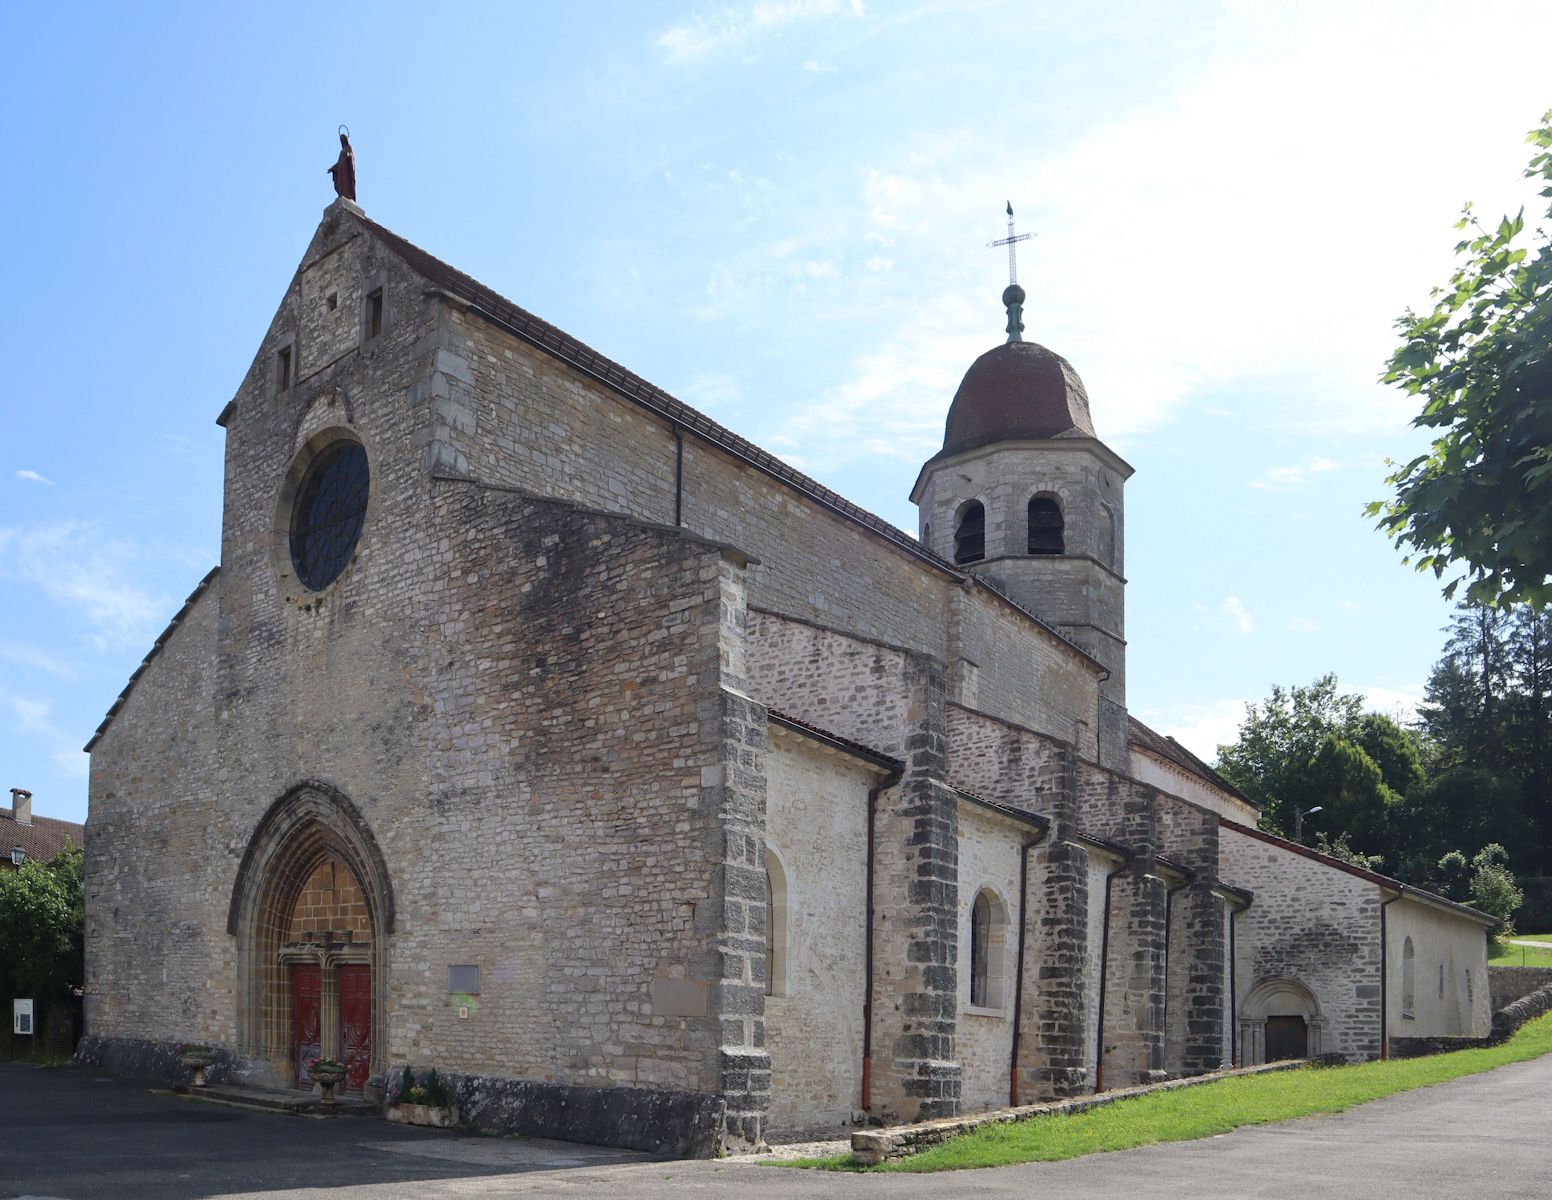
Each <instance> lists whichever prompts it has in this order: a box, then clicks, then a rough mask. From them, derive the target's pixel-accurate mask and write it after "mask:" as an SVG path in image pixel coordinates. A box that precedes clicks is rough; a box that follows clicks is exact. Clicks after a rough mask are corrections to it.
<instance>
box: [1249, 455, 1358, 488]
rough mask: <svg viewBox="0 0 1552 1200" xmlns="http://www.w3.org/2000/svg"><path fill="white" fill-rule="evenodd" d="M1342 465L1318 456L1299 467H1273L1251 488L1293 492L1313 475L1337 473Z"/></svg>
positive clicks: (1252, 484)
mask: <svg viewBox="0 0 1552 1200" xmlns="http://www.w3.org/2000/svg"><path fill="white" fill-rule="evenodd" d="M1341 465H1342V464H1341V463H1337V462H1333V461H1332V460H1331V459H1329V458H1321V457H1319V456H1316V457H1315V458H1312V459H1310V460H1309V461H1308V462H1306V463H1302V464H1300V465H1298V466H1293V467H1273V468H1272V469H1271V470H1269V471H1268V472H1267V473H1266V474H1265V475H1264V476H1263V477H1262V478H1260V479H1257V480H1254V481H1252V482H1251V485H1250V486H1251V487H1253V488H1260V489H1262V490H1263V491H1275V492H1291V491H1295V490H1297V489H1298V488H1301V487H1303V486H1304V485H1305V484H1306V483H1308V482H1309V477H1310V476H1311V475H1320V474H1323V473H1325V472H1326V471H1335V470H1337V469H1338V468H1339V467H1340V466H1341Z"/></svg>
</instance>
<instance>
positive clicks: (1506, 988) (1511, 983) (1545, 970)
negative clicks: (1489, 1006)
mask: <svg viewBox="0 0 1552 1200" xmlns="http://www.w3.org/2000/svg"><path fill="white" fill-rule="evenodd" d="M1548 984H1552V967H1488V969H1487V986H1488V989H1489V991H1490V992H1491V993H1492V997H1493V1011H1494V1012H1497V1011H1498V1010H1499V1009H1501V1008H1508V1007H1509V1005H1511V1004H1513V1003H1514V1002H1515V1001H1516V1000H1518V999H1520V998H1521V997H1522V996H1528V995H1530V994H1531V993H1532V992H1534V991H1535V990H1536V989H1537V988H1544V987H1546V986H1547V985H1548Z"/></svg>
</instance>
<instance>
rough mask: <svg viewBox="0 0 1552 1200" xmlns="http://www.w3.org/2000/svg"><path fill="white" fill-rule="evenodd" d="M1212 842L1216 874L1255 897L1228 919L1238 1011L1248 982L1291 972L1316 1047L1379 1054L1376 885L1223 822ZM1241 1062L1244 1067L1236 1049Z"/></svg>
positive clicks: (1248, 989) (1254, 983) (1352, 1055)
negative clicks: (1312, 1011) (1219, 858)
mask: <svg viewBox="0 0 1552 1200" xmlns="http://www.w3.org/2000/svg"><path fill="white" fill-rule="evenodd" d="M1221 844H1222V847H1223V879H1224V882H1226V883H1230V884H1233V885H1235V886H1237V887H1245V888H1250V889H1252V890H1253V891H1254V892H1255V901H1254V903H1252V904H1251V906H1250V907H1249V908H1248V909H1246V910H1245V911H1244V912H1243V913H1241V914H1240V915H1239V916H1238V917H1236V918H1235V954H1236V957H1237V959H1238V961H1237V962H1236V964H1235V986H1236V990H1237V992H1238V995H1237V997H1236V1006H1235V1007H1236V1010H1237V1012H1238V1013H1239V1014H1240V1015H1241V1018H1242V1019H1243V1014H1244V1012H1245V997H1246V996H1247V995H1249V993H1250V992H1251V991H1252V990H1253V989H1254V988H1256V987H1257V986H1258V985H1260V984H1262V983H1266V982H1270V981H1272V980H1277V979H1292V980H1295V981H1297V982H1298V983H1300V984H1303V985H1304V986H1305V987H1306V988H1308V989H1309V990H1310V991H1311V992H1313V993H1314V995H1315V998H1316V1001H1317V1002H1318V1004H1319V1006H1320V1014H1319V1015H1320V1017H1321V1018H1322V1020H1323V1028H1322V1030H1321V1040H1320V1049H1321V1052H1322V1053H1325V1054H1341V1055H1343V1056H1344V1057H1346V1058H1349V1059H1363V1058H1375V1057H1378V1055H1379V1052H1380V975H1379V972H1380V940H1379V923H1380V892H1379V888H1378V887H1377V886H1376V885H1375V884H1373V883H1371V882H1369V881H1367V880H1364V879H1360V878H1358V877H1356V876H1353V875H1349V874H1347V873H1346V872H1344V871H1340V870H1337V869H1335V868H1333V867H1328V866H1325V865H1323V864H1321V863H1319V862H1315V861H1313V860H1311V859H1308V858H1305V857H1304V856H1302V855H1300V854H1296V853H1294V852H1292V851H1289V850H1284V849H1281V848H1280V847H1278V846H1275V845H1271V844H1269V843H1267V842H1263V841H1261V840H1259V839H1257V838H1252V837H1250V836H1248V835H1246V834H1242V833H1238V832H1235V831H1234V830H1232V829H1228V828H1225V829H1223V830H1222V833H1221ZM1236 1032H1237V1034H1239V1033H1241V1032H1242V1031H1236ZM1242 1045H1243V1043H1242ZM1240 1063H1241V1065H1242V1066H1250V1065H1253V1064H1252V1063H1250V1062H1248V1061H1247V1058H1246V1055H1245V1053H1244V1050H1243V1049H1242V1051H1241V1057H1240Z"/></svg>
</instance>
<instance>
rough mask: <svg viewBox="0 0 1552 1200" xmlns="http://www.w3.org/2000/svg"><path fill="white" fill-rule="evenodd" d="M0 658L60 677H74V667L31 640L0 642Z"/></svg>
mask: <svg viewBox="0 0 1552 1200" xmlns="http://www.w3.org/2000/svg"><path fill="white" fill-rule="evenodd" d="M0 658H3V659H6V660H7V661H9V662H14V663H19V664H20V665H22V666H24V667H31V668H33V669H34V670H37V671H46V672H47V673H48V674H50V675H53V676H56V677H58V678H60V679H74V678H75V668H74V667H72V666H71V665H70V664H69V663H67V662H63V661H62V660H60V659H57V658H55V657H54V656H53V655H52V654H50V653H49V652H48V651H47V650H44V649H43V648H42V647H41V646H35V645H33V644H32V643H31V642H0Z"/></svg>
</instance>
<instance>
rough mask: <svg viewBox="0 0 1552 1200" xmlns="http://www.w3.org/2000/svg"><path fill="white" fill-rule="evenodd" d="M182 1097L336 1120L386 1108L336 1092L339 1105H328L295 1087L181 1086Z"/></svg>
mask: <svg viewBox="0 0 1552 1200" xmlns="http://www.w3.org/2000/svg"><path fill="white" fill-rule="evenodd" d="M176 1090H177V1092H178V1093H179V1094H180V1095H184V1096H188V1097H189V1098H190V1099H192V1100H202V1101H204V1102H205V1103H207V1104H230V1105H234V1106H236V1107H238V1108H253V1109H260V1110H263V1111H267V1112H283V1113H290V1114H291V1115H292V1116H301V1115H304V1114H306V1115H309V1116H334V1117H380V1116H382V1113H383V1109H382V1105H380V1104H368V1103H367V1102H366V1101H365V1100H363V1099H361V1097H359V1096H351V1095H345V1096H340V1095H338V1094H337V1093H336V1096H335V1100H336V1102H335V1104H333V1105H332V1106H325V1105H324V1104H323V1103H322V1102H321V1101H320V1100H319V1097H318V1096H317V1094H316V1093H314V1092H304V1091H301V1090H299V1089H295V1088H261V1087H249V1086H246V1085H244V1084H238V1083H213V1084H210V1085H208V1086H206V1087H199V1088H196V1087H189V1086H188V1085H186V1084H185V1085H181V1086H179V1087H178V1088H177V1089H176Z"/></svg>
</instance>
